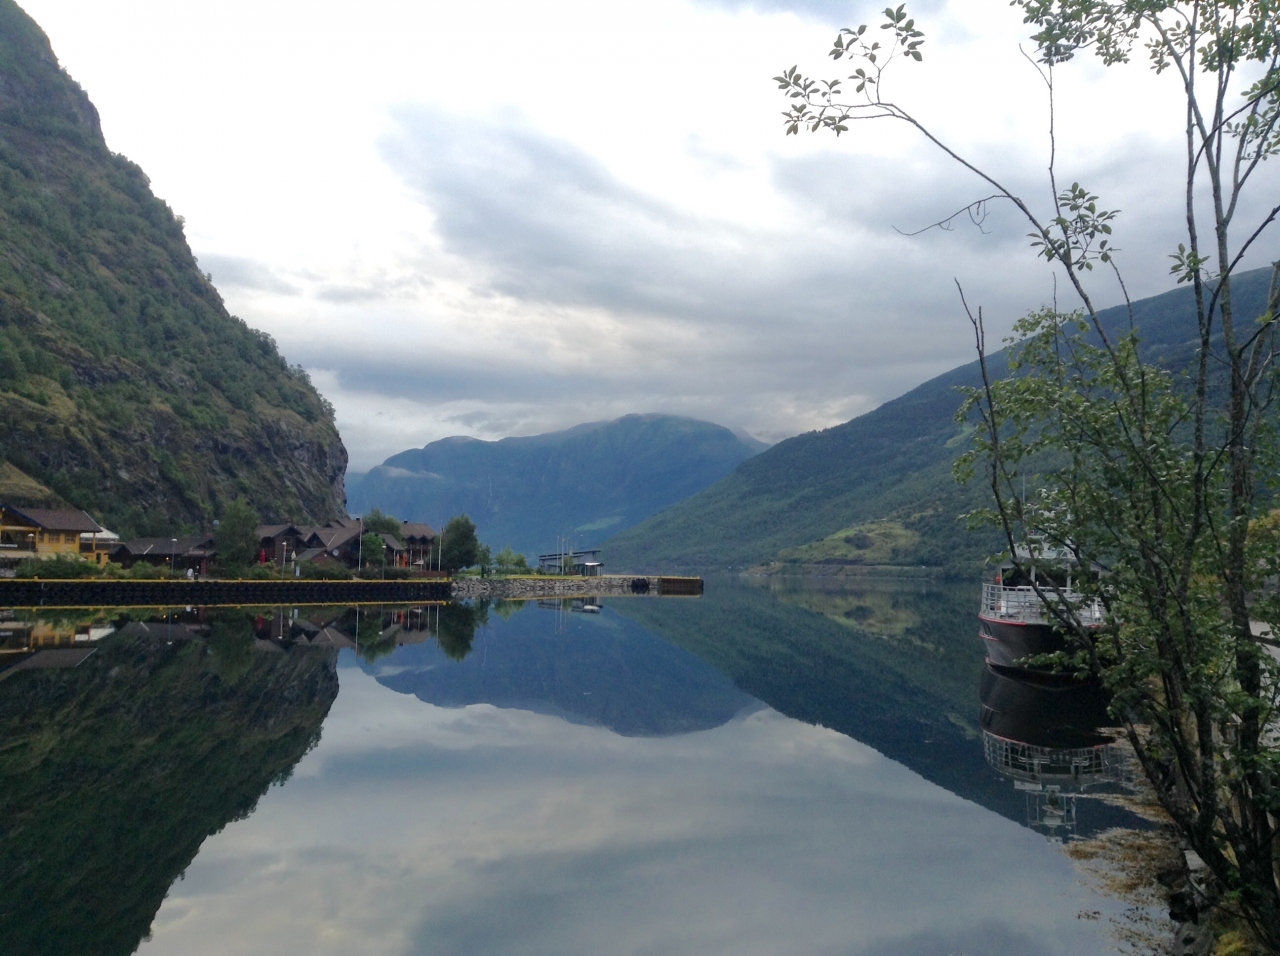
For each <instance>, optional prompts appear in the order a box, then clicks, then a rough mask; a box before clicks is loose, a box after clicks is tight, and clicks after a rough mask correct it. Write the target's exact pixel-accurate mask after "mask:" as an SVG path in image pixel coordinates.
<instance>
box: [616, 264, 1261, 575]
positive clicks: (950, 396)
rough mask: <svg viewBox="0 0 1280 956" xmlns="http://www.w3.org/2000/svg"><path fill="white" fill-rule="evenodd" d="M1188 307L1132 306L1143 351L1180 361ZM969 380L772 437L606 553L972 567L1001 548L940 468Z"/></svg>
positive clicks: (719, 563)
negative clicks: (974, 529) (974, 525)
mask: <svg viewBox="0 0 1280 956" xmlns="http://www.w3.org/2000/svg"><path fill="white" fill-rule="evenodd" d="M1270 272H1271V270H1269V269H1262V270H1257V271H1255V272H1250V273H1244V274H1241V275H1240V276H1237V278H1236V285H1235V286H1234V287H1233V291H1234V294H1235V297H1236V307H1237V313H1238V314H1239V315H1242V316H1243V315H1252V314H1258V315H1260V314H1261V312H1262V310H1263V307H1264V302H1265V297H1266V291H1267V283H1268V281H1269V279H1270ZM1192 309H1193V300H1192V291H1191V289H1190V288H1188V287H1183V288H1180V289H1175V290H1174V291H1172V292H1167V293H1165V294H1163V295H1159V296H1154V297H1152V298H1149V299H1144V300H1141V301H1139V302H1136V303H1134V320H1135V324H1136V326H1137V328H1138V330H1139V333H1140V335H1141V338H1142V342H1143V348H1144V351H1145V353H1146V354H1147V356H1148V357H1149V358H1151V359H1153V360H1155V361H1159V362H1161V363H1162V364H1164V365H1166V367H1169V368H1174V369H1186V368H1187V367H1188V366H1189V364H1190V362H1191V360H1192V358H1193V357H1194V355H1195V351H1196V341H1195V329H1196V325H1195V319H1194V313H1193V310H1192ZM1102 316H1103V319H1104V322H1105V323H1106V324H1107V325H1108V326H1111V327H1113V328H1120V327H1123V326H1127V322H1128V315H1127V312H1126V311H1125V310H1124V309H1123V308H1114V309H1108V310H1106V311H1105V312H1104V313H1102ZM990 366H991V369H992V372H993V374H996V375H1002V374H1004V373H1005V372H1006V370H1007V367H1008V366H1007V362H1006V357H1005V355H1004V353H1003V352H1002V353H999V354H997V355H994V356H992V357H991V359H990ZM978 383H979V371H978V364H977V362H973V363H970V364H968V365H963V366H961V367H959V368H956V369H953V370H952V371H950V372H947V373H945V374H943V375H940V376H938V377H937V378H935V379H932V380H931V381H928V382H925V383H924V384H923V385H921V386H919V387H918V388H915V389H913V390H911V391H910V392H908V393H907V394H905V395H903V396H902V397H900V398H897V399H894V400H893V401H891V402H886V403H885V404H884V405H882V406H880V407H879V408H877V409H875V410H874V411H872V412H868V413H867V414H866V415H862V416H860V417H858V418H855V419H853V420H852V421H848V422H845V423H844V424H843V425H837V426H835V427H833V428H828V429H826V430H824V431H818V432H809V433H808V434H804V435H798V436H796V437H795V438H790V439H787V440H786V441H783V442H779V443H778V444H777V445H775V446H773V447H772V448H770V449H769V450H768V451H766V452H764V453H763V454H761V455H758V456H756V457H755V458H752V459H750V460H749V461H746V462H744V463H743V464H742V465H740V466H739V467H738V469H737V470H736V471H734V473H733V474H731V475H729V476H728V477H727V478H725V479H724V480H722V481H719V482H717V483H716V484H714V485H712V486H711V487H709V488H707V489H706V490H705V491H703V492H701V493H700V494H697V495H694V496H693V497H692V498H689V499H688V500H686V501H682V502H680V503H679V504H678V505H675V506H674V507H671V508H668V509H667V510H665V511H663V512H661V513H659V514H657V515H655V516H654V517H652V518H650V519H649V520H648V521H645V522H643V523H641V524H639V525H637V526H636V527H634V528H632V529H630V530H628V531H624V532H622V533H621V534H619V535H617V536H616V537H613V538H611V539H609V541H608V542H606V544H605V554H604V560H605V562H606V563H607V564H609V565H610V566H612V567H615V568H627V569H631V570H642V569H650V568H664V569H670V568H673V567H685V568H735V567H736V568H741V567H747V566H752V565H758V564H763V563H767V562H772V561H775V560H781V561H783V562H791V563H795V564H805V563H825V564H829V565H854V566H856V565H858V564H884V565H895V566H916V567H919V566H922V565H923V566H926V567H931V568H939V569H951V570H957V571H960V570H966V569H967V570H976V569H977V567H978V565H979V564H980V562H981V561H982V560H983V558H985V557H986V556H987V555H989V554H990V553H992V552H993V551H997V550H999V549H1000V547H1001V544H1000V540H999V538H998V537H997V536H995V535H994V534H991V533H981V532H979V533H970V532H968V531H966V530H965V527H964V524H963V523H962V522H961V521H960V520H959V517H958V516H959V515H960V514H962V513H963V512H965V511H968V510H970V509H972V508H973V507H975V506H977V505H979V504H981V503H982V502H984V501H985V497H984V496H985V494H986V492H985V490H984V488H983V487H982V486H981V483H980V482H976V483H974V484H971V485H969V486H967V487H959V486H957V485H956V484H955V482H954V481H953V480H952V477H951V465H952V463H953V462H954V461H955V459H956V458H957V457H958V456H959V455H960V453H961V452H962V451H964V449H965V448H966V447H967V434H966V432H965V430H963V429H962V428H961V427H960V426H959V425H958V424H957V423H956V422H955V420H954V416H955V413H956V410H957V409H958V408H959V405H960V393H959V391H958V390H959V389H961V388H963V387H966V386H974V385H977V384H978ZM824 539H825V540H824ZM862 553H866V555H867V556H868V557H873V560H862V559H861V554H862Z"/></svg>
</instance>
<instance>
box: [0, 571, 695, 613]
mask: <svg viewBox="0 0 1280 956" xmlns="http://www.w3.org/2000/svg"><path fill="white" fill-rule="evenodd" d="M701 593H702V579H701V578H681V577H663V576H652V575H651V576H644V575H621V574H617V575H601V576H599V577H590V578H585V577H584V578H561V577H528V578H485V579H481V578H461V579H458V580H455V581H448V580H441V579H426V580H409V581H358V580H357V581H299V580H296V579H294V580H289V579H285V580H281V581H185V580H182V579H178V580H172V581H119V580H101V579H80V580H71V581H41V580H38V579H27V578H17V579H14V578H9V579H4V580H0V608H4V607H11V608H39V607H50V608H52V607H60V608H90V607H228V606H244V605H247V606H269V605H278V604H292V605H304V606H305V605H313V604H349V605H351V604H416V603H419V602H432V601H449V600H469V599H474V598H493V599H507V600H516V601H519V600H531V599H536V598H558V597H559V598H570V597H596V596H601V597H603V596H607V595H611V596H622V595H649V596H659V597H672V596H696V595H699V594H701Z"/></svg>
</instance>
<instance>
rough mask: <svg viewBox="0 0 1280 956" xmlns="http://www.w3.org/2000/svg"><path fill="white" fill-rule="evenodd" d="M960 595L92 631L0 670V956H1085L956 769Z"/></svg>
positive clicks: (1059, 870)
mask: <svg viewBox="0 0 1280 956" xmlns="http://www.w3.org/2000/svg"><path fill="white" fill-rule="evenodd" d="M973 596H974V589H973V588H972V587H961V586H953V585H945V586H942V585H935V584H922V583H919V582H916V583H909V584H906V585H894V584H892V583H889V582H866V583H864V584H862V585H859V586H855V587H850V586H842V587H829V588H820V587H815V586H812V584H809V585H786V584H783V585H777V584H775V585H773V586H759V585H757V586H753V585H750V584H746V583H743V582H740V581H732V580H729V581H713V582H710V583H709V587H708V590H707V594H706V596H705V597H703V598H701V599H697V600H642V599H635V600H616V601H612V602H610V601H606V602H604V605H605V606H604V607H603V608H602V609H600V610H596V609H594V608H595V605H593V603H592V602H587V604H586V606H585V607H584V605H583V603H582V602H577V603H573V602H570V603H567V604H561V603H559V602H557V603H555V604H553V605H548V606H538V605H533V604H531V605H525V606H518V605H500V606H497V607H493V608H489V609H487V614H480V615H478V614H476V613H475V611H471V610H467V609H465V608H464V609H458V608H438V609H437V608H429V609H427V610H426V611H424V612H421V613H412V612H405V611H403V610H392V609H376V608H375V609H368V608H365V609H361V611H360V612H359V615H357V613H356V612H355V611H352V610H344V609H313V610H301V611H300V612H299V613H298V614H297V615H296V616H295V614H294V613H293V612H292V611H291V610H284V611H283V612H280V613H276V614H272V613H266V612H264V613H245V612H228V611H223V612H212V613H210V614H208V615H204V616H201V615H199V614H187V615H178V616H175V617H172V618H169V619H168V620H160V621H146V622H139V621H133V622H131V623H126V622H124V621H122V620H120V619H118V618H117V619H112V617H111V614H112V612H106V613H104V614H102V615H99V616H98V617H97V618H96V620H97V622H98V625H99V626H100V627H105V626H114V627H115V628H116V629H115V631H114V633H111V634H109V635H107V636H104V637H101V638H100V639H98V640H92V641H89V640H82V641H80V642H76V641H75V640H74V637H71V638H68V641H69V645H70V649H71V650H75V649H76V647H79V648H80V649H81V650H83V649H84V648H87V647H90V646H92V647H93V648H94V653H93V655H92V656H90V657H88V658H87V659H85V660H84V661H83V662H81V663H79V664H78V665H77V666H75V667H53V668H48V669H41V668H38V667H35V666H31V667H28V668H27V669H26V670H25V671H23V672H19V673H11V674H10V676H8V677H7V678H6V679H0V729H2V730H3V733H4V742H3V745H0V951H2V952H5V953H8V954H18V953H27V952H31V953H59V954H74V953H86V954H88V953H94V954H104V953H122V954H123V953H129V952H133V951H134V950H135V949H136V950H137V951H138V952H140V953H145V954H170V953H172V954H204V953H208V954H215V953H216V954H226V953H245V954H263V953H280V954H293V953H299V954H301V953H306V954H315V953H321V954H324V953H334V954H339V953H341V954H347V953H371V954H384V953H385V954H418V953H422V954H426V953H431V954H468V956H482V954H577V953H583V954H586V953H591V954H642V953H643V954H649V953H654V954H699V956H701V954H721V953H723V954H735V956H738V954H790V953H806V954H809V953H816V954H826V953H831V954H866V956H889V954H894V956H917V954H919V956H945V954H953V953H969V954H992V956H1004V954H1010V956H1012V954H1018V956H1032V954H1053V956H1058V954H1064V956H1065V954H1085V953H1089V954H1093V953H1102V952H1109V951H1112V950H1113V949H1114V944H1113V942H1112V941H1111V939H1110V938H1109V937H1108V936H1107V935H1106V928H1105V923H1106V917H1107V916H1108V915H1112V914H1116V913H1117V912H1118V906H1117V905H1116V904H1112V903H1109V902H1108V901H1106V900H1103V899H1100V898H1098V897H1097V896H1096V895H1094V894H1093V893H1092V892H1091V891H1090V890H1088V889H1087V888H1086V887H1085V886H1083V885H1082V884H1081V883H1080V881H1079V879H1078V877H1077V874H1076V873H1075V872H1074V870H1073V865H1072V863H1071V861H1070V860H1069V859H1067V857H1066V856H1065V855H1064V854H1063V853H1062V852H1061V848H1060V847H1058V846H1056V845H1055V844H1054V843H1052V842H1050V840H1049V839H1048V837H1047V836H1046V829H1047V828H1046V827H1045V826H1043V825H1041V826H1039V828H1038V829H1037V828H1035V827H1032V826H1030V825H1028V808H1029V807H1030V806H1031V803H1032V802H1033V801H1032V800H1031V797H1029V795H1028V792H1027V791H1024V790H1017V789H1015V786H1014V783H1013V781H1012V780H1010V779H1008V778H1006V777H1004V776H1001V775H1000V774H998V773H996V772H995V771H994V770H993V769H992V768H991V767H990V766H989V765H988V763H987V761H986V760H985V759H984V750H983V733H982V725H981V723H980V720H979V714H980V703H979V687H980V684H981V682H982V679H983V665H982V649H981V647H980V642H979V641H978V639H977V637H976V634H975V629H974V624H973V620H974V619H973V608H972V605H973V604H974V600H973ZM11 617H12V618H13V620H11V621H9V622H5V621H0V644H3V640H4V632H5V628H6V627H8V628H9V632H10V638H9V640H10V641H13V640H18V639H21V638H22V635H24V634H25V635H26V638H25V639H27V640H31V635H32V634H33V633H34V630H35V629H37V628H40V627H43V628H44V631H43V633H46V634H56V633H59V629H61V631H65V632H67V633H73V632H75V631H77V630H80V631H82V632H83V633H82V637H89V636H93V635H92V634H91V632H89V631H88V630H87V629H86V622H87V621H88V619H89V618H90V617H92V615H84V614H82V613H80V612H72V613H70V614H69V615H67V616H65V617H64V618H62V619H57V620H49V619H48V616H47V615H46V618H45V619H44V620H43V621H41V622H37V621H34V620H32V617H33V616H32V615H25V616H24V615H22V614H17V615H12V616H11ZM73 618H74V620H73ZM109 620H110V621H112V624H111V625H108V624H106V623H104V622H107V621H109ZM97 634H98V635H101V634H102V631H101V630H100V631H98V632H97ZM357 636H358V637H359V639H360V644H361V653H360V654H357V653H356V652H355V651H353V650H351V649H340V646H341V645H342V644H343V643H344V642H346V643H349V641H346V640H345V638H347V637H357ZM280 638H284V640H283V641H282V640H280ZM30 661H34V658H32V659H30ZM69 662H70V661H63V663H69ZM0 666H3V664H2V663H0ZM984 686H985V685H984ZM984 693H986V691H984ZM1078 816H1079V819H1078V821H1077V822H1076V825H1075V830H1074V832H1075V833H1076V834H1087V833H1090V832H1095V831H1097V830H1100V829H1102V828H1104V827H1106V826H1110V825H1115V824H1124V823H1127V822H1130V820H1129V818H1128V817H1127V816H1126V815H1125V814H1124V813H1122V812H1121V811H1118V810H1115V809H1112V808H1110V807H1108V806H1106V805H1104V804H1101V803H1097V802H1089V801H1082V802H1081V805H1080V807H1079V813H1078ZM1052 832H1054V833H1056V834H1059V835H1061V834H1062V833H1067V835H1068V836H1070V832H1071V831H1070V830H1069V829H1063V828H1057V829H1053V830H1052ZM1082 911H1084V912H1089V913H1095V914H1096V913H1101V914H1102V916H1103V917H1104V918H1103V919H1081V918H1080V914H1081V912H1082Z"/></svg>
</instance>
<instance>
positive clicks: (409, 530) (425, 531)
mask: <svg viewBox="0 0 1280 956" xmlns="http://www.w3.org/2000/svg"><path fill="white" fill-rule="evenodd" d="M435 536H436V532H435V529H434V528H432V527H431V525H429V524H420V523H418V522H415V521H402V522H401V523H400V537H402V538H404V539H405V540H406V541H407V540H408V539H410V538H430V539H432V540H434V539H435Z"/></svg>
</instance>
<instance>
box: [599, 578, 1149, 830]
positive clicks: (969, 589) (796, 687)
mask: <svg viewBox="0 0 1280 956" xmlns="http://www.w3.org/2000/svg"><path fill="white" fill-rule="evenodd" d="M976 593H977V592H976V590H975V588H974V586H973V585H969V584H956V583H934V582H925V581H914V582H906V583H903V584H898V583H895V582H892V581H874V580H870V581H866V582H863V583H862V584H860V585H855V586H854V588H852V589H851V588H850V587H849V585H847V584H846V585H844V586H840V587H829V588H823V587H816V588H815V587H811V586H799V585H794V586H793V585H788V584H786V583H781V584H779V583H777V582H775V583H774V584H772V585H771V586H769V587H766V586H753V585H751V584H748V583H744V582H742V581H740V580H736V579H723V580H712V581H709V582H708V585H707V589H706V593H705V595H704V596H703V597H702V598H701V599H700V600H697V601H680V602H676V601H671V602H666V601H626V600H620V601H615V602H612V604H611V606H612V607H614V608H616V609H617V611H618V612H619V613H620V614H624V615H626V616H627V617H629V618H632V619H633V620H635V621H637V622H639V623H641V624H643V625H644V626H646V627H648V628H649V629H651V630H652V631H654V633H656V634H660V635H661V636H662V637H664V638H666V639H667V640H669V641H671V642H672V643H674V644H677V645H678V646H680V647H683V648H685V649H686V650H688V651H690V652H692V653H694V654H697V655H698V656H699V657H701V658H702V659H703V660H705V661H707V662H709V663H711V664H714V665H715V666H716V667H717V668H719V669H720V670H721V671H722V672H724V673H725V674H727V675H728V676H730V677H731V678H733V680H734V682H735V683H736V684H737V685H738V686H739V687H740V688H742V689H743V690H744V691H746V692H747V693H749V694H751V695H752V696H753V697H756V698H758V699H759V700H761V701H763V702H764V703H766V704H768V705H769V706H770V707H773V708H774V709H775V710H778V711H780V712H782V713H784V714H786V715H787V716H789V717H795V718H796V719H798V720H804V721H807V722H809V723H813V724H820V725H822V726H824V727H830V728H831V729H833V730H837V731H839V732H841V733H843V734H846V735H848V736H850V737H853V738H854V739H856V740H859V741H861V742H863V743H866V744H868V745H869V746H871V747H874V748H875V749H876V750H878V751H880V752H881V753H883V754H884V755H885V756H887V757H889V758H891V759H893V760H896V761H898V762H899V763H901V764H903V765H905V766H907V767H909V768H910V769H912V770H914V771H915V772H916V773H919V774H920V775H921V776H923V777H924V778H926V779H927V780H930V781H932V782H933V783H936V784H938V785H939V786H942V787H945V788H946V789H948V790H950V791H951V792H953V793H955V794H957V795H959V796H961V797H964V798H966V799H968V800H973V801H974V802H975V803H979V804H981V805H983V806H985V807H987V808H989V809H991V810H994V811H996V812H997V813H1000V814H1001V815H1003V816H1006V817H1008V818H1010V819H1012V820H1016V821H1018V822H1020V823H1024V822H1026V803H1025V797H1024V796H1023V794H1022V793H1019V792H1017V791H1015V790H1014V788H1013V787H1011V786H1010V784H1009V782H1008V780H1006V779H1003V778H1002V777H1000V776H999V775H998V774H997V773H996V772H995V771H994V770H993V769H992V768H991V767H990V766H989V765H988V763H987V761H986V758H985V755H984V750H983V743H982V728H981V727H980V725H979V722H978V720H977V716H978V701H977V700H976V691H977V689H978V684H979V681H980V678H981V675H982V671H983V668H984V664H983V650H982V646H981V641H980V640H979V639H978V636H977V624H976V619H975V614H974V612H975V608H976V602H977V597H976ZM877 630H878V631H879V633H877ZM1133 822H1134V821H1133V817H1132V816H1131V815H1130V814H1127V813H1125V812H1123V811H1121V810H1117V809H1115V808H1112V807H1108V806H1103V805H1098V806H1096V807H1094V806H1090V808H1089V813H1088V814H1087V815H1086V818H1085V819H1083V820H1082V821H1081V823H1080V832H1081V833H1082V834H1083V833H1086V832H1095V831H1097V830H1102V829H1105V828H1107V827H1111V826H1118V825H1131V824H1132V823H1133Z"/></svg>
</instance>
